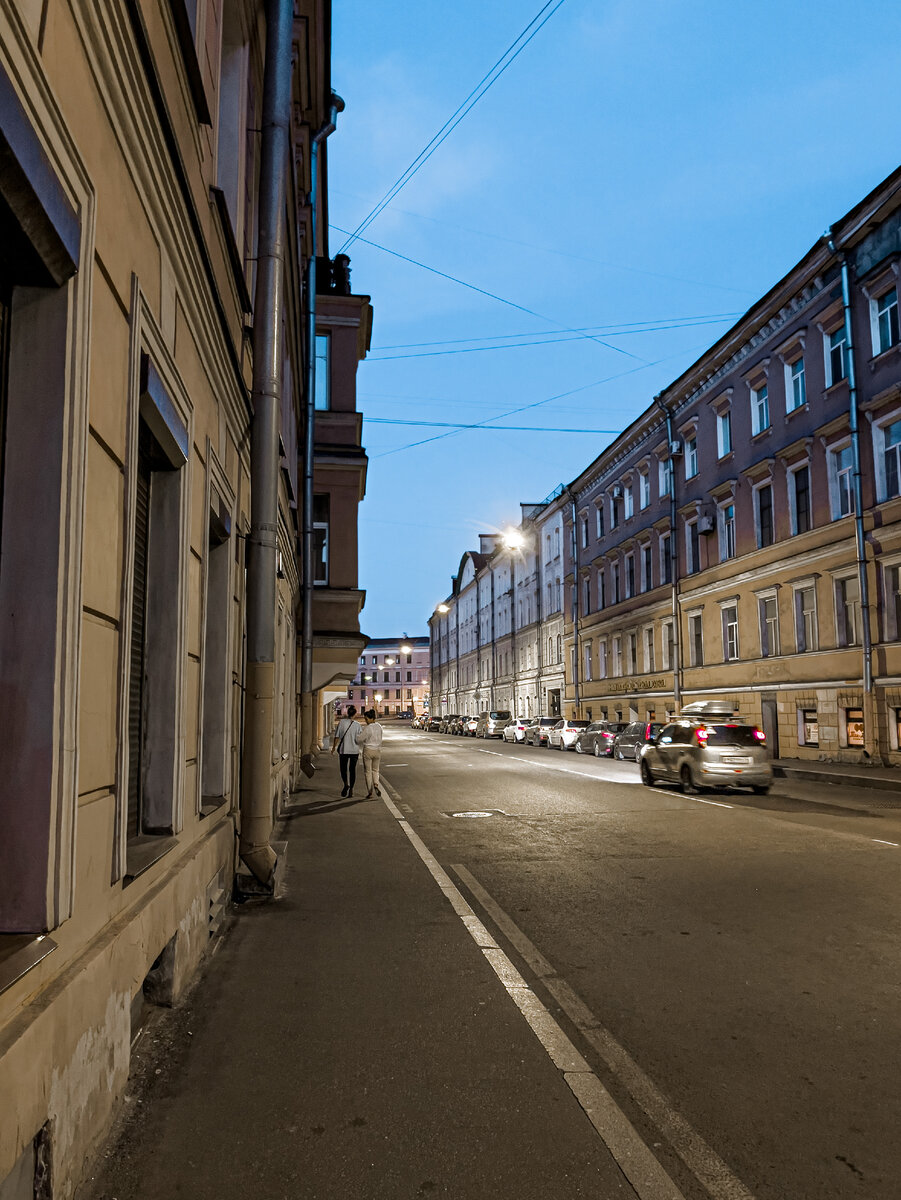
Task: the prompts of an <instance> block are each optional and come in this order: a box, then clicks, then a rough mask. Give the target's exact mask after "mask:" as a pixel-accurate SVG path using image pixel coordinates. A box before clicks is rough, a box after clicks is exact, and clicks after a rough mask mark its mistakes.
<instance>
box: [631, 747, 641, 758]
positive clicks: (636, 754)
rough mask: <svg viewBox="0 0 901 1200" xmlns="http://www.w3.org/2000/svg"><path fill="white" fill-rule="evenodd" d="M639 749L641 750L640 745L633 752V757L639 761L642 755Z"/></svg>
mask: <svg viewBox="0 0 901 1200" xmlns="http://www.w3.org/2000/svg"><path fill="white" fill-rule="evenodd" d="M638 750H639V747H638V746H636V747H635V749H634V751H633V752H632V757H633V758H634V759H635V761H636V762H638V760H639V757H640V755H639V753H638Z"/></svg>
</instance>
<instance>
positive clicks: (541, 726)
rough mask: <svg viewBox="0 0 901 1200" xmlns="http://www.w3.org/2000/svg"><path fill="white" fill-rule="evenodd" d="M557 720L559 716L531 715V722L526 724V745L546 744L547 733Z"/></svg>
mask: <svg viewBox="0 0 901 1200" xmlns="http://www.w3.org/2000/svg"><path fill="white" fill-rule="evenodd" d="M559 720H560V718H559V717H533V718H532V721H531V724H530V725H527V726H526V737H525V741H526V745H528V746H546V745H547V744H548V741H547V739H548V734H549V733H550V731H551V730H552V729H553V728H554V726H555V725H556V724H557V722H558V721H559Z"/></svg>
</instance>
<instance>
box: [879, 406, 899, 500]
mask: <svg viewBox="0 0 901 1200" xmlns="http://www.w3.org/2000/svg"><path fill="white" fill-rule="evenodd" d="M874 432H875V437H876V441H877V450H876V455H877V463H879V462H880V461H881V464H882V478H881V479H880V480H879V483H880V485H881V486H880V489H879V491H880V496H879V499H880V500H891V498H892V497H893V496H898V495H901V420H897V421H893V422H892V423H891V424H890V425H880V426H877V427H876V429H875V431H874Z"/></svg>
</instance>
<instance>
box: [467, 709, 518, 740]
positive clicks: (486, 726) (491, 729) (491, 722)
mask: <svg viewBox="0 0 901 1200" xmlns="http://www.w3.org/2000/svg"><path fill="white" fill-rule="evenodd" d="M511 715H512V714H511V712H510V710H509V709H507V708H499V709H497V711H492V712H480V713H479V716H478V721H477V722H476V732H475V736H476V737H480V738H493V737H503V736H504V726H505V725H506V724H507V722H508V721H509V720H510V717H511Z"/></svg>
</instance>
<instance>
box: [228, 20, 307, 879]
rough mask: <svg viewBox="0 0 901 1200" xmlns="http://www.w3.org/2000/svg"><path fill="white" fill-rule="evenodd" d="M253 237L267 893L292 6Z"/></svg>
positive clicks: (257, 865)
mask: <svg viewBox="0 0 901 1200" xmlns="http://www.w3.org/2000/svg"><path fill="white" fill-rule="evenodd" d="M265 11H266V60H265V68H264V80H263V113H262V136H261V143H260V183H259V236H258V251H257V253H258V260H257V279H256V292H255V296H254V321H253V392H252V403H253V418H252V421H251V432H250V479H251V504H250V514H251V515H250V534H249V537H248V540H247V701H246V715H245V733H244V769H243V780H242V788H241V836H240V845H239V852H240V856H241V860H242V862H244V863H245V865H246V866H247V867H248V868H249V869H250V871H251V872H252V873H253V875H254V876H255V877H256V878H257V879H258V880H259V882H260V883H262V884H263V885H264V886H268V887H271V886H272V885H273V879H274V874H275V865H276V855H275V851H274V850H273V849H272V847H271V846H270V844H269V838H270V836H271V834H272V823H273V806H272V733H273V727H272V721H273V700H274V675H275V590H276V567H277V554H278V462H279V409H280V403H281V393H282V378H283V362H282V338H281V326H282V315H283V306H284V269H285V268H284V259H285V173H286V171H287V167H288V142H289V130H288V121H289V115H290V110H291V40H292V31H293V21H294V5H293V3H292V0H266V6H265Z"/></svg>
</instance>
